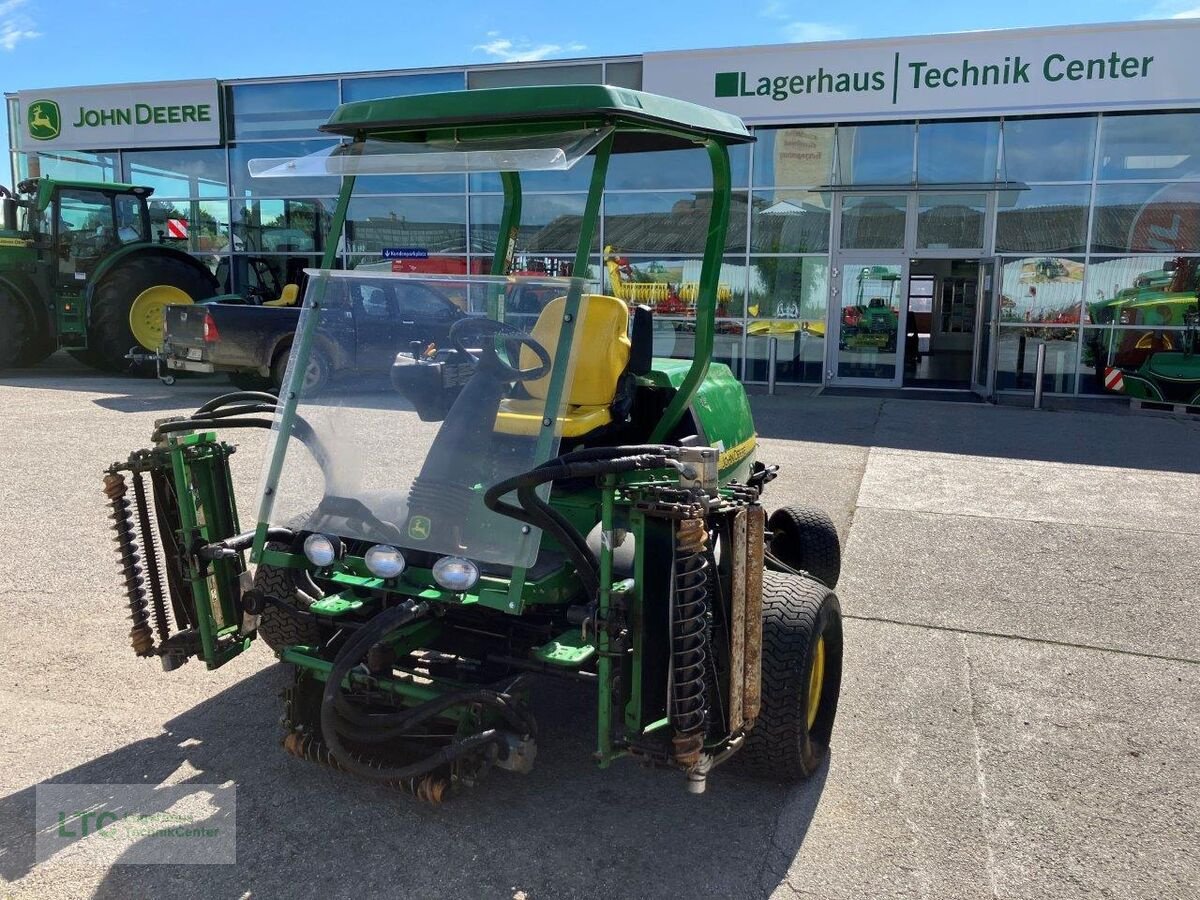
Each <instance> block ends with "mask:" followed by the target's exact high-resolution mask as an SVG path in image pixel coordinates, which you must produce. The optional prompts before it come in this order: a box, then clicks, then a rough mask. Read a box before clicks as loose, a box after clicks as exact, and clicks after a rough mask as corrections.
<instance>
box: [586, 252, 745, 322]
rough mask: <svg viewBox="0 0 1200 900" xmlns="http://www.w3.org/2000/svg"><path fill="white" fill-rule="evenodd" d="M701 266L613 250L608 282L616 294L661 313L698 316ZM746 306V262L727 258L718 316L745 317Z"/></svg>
mask: <svg viewBox="0 0 1200 900" xmlns="http://www.w3.org/2000/svg"><path fill="white" fill-rule="evenodd" d="M700 267H701V260H699V259H679V258H674V259H673V258H670V257H655V258H649V259H647V258H639V257H627V256H624V255H622V254H620V253H612V254H610V255H609V256H608V257H607V258H606V260H605V273H604V274H605V283H606V285H607V289H608V291H609V292H610V293H611V294H612V295H613V296H615V297H620V298H621V299H622V300H625V301H627V302H629V303H637V304H642V303H644V304H646V305H647V306H649V307H650V308H652V309H653V310H654V311H655V313H656V314H657V315H659V316H679V317H682V318H695V316H696V294H697V291H698V289H699V286H700ZM745 308H746V266H745V263H744V262H743V261H742V260H741V259H740V258H739V257H726V258H725V259H724V260H723V261H722V263H721V274H720V275H719V276H718V281H717V315H718V316H741V315H744V312H745Z"/></svg>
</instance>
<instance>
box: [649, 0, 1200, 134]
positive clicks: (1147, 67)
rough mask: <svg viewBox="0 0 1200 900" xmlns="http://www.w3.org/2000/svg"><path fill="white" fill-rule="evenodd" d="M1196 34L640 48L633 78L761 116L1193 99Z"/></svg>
mask: <svg viewBox="0 0 1200 900" xmlns="http://www.w3.org/2000/svg"><path fill="white" fill-rule="evenodd" d="M1198 39H1200V25H1198V23H1195V22H1191V21H1182V20H1181V21H1176V22H1171V23H1170V24H1169V25H1164V24H1163V23H1157V22H1147V23H1134V24H1132V25H1119V26H1086V27H1080V28H1072V29H1054V30H1053V31H1049V30H1046V29H1038V30H1021V31H994V32H981V33H976V34H956V35H944V36H941V37H930V38H905V39H898V40H890V41H887V40H881V41H855V42H854V43H853V44H840V43H839V44H792V45H786V46H773V47H762V48H753V50H750V49H748V48H742V49H739V50H701V51H694V52H693V51H686V52H681V53H649V54H646V56H645V57H644V61H643V77H642V81H643V86H644V87H645V89H646V90H648V91H653V92H655V93H660V94H668V95H670V96H674V97H679V98H681V99H685V100H692V101H694V102H696V103H702V104H705V105H709V106H717V107H720V108H721V109H725V110H728V111H729V112H732V113H736V114H738V115H740V116H743V117H744V118H746V119H749V120H751V121H759V122H762V121H769V120H771V119H778V120H779V121H787V122H802V121H806V120H814V121H824V122H832V121H837V120H846V119H872V118H875V119H885V118H887V119H896V118H905V117H910V116H921V115H936V116H938V117H943V116H946V115H951V116H953V115H962V116H972V115H980V114H987V113H992V114H995V113H1000V112H1003V113H1014V112H1025V111H1028V112H1040V111H1046V112H1051V111H1053V112H1063V111H1069V110H1072V109H1077V110H1084V109H1086V110H1097V109H1138V108H1150V107H1158V108H1161V107H1163V106H1164V105H1178V106H1200V82H1197V80H1196V79H1195V78H1194V76H1193V75H1192V69H1193V68H1194V66H1193V64H1192V56H1193V55H1194V52H1195V51H1194V48H1195V46H1196V44H1197V40H1198Z"/></svg>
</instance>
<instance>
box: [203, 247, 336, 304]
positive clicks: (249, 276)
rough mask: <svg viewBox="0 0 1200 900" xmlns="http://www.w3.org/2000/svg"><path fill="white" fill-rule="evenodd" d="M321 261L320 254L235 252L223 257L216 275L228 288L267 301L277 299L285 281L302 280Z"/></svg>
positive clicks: (223, 287)
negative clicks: (279, 254) (289, 254)
mask: <svg viewBox="0 0 1200 900" xmlns="http://www.w3.org/2000/svg"><path fill="white" fill-rule="evenodd" d="M320 264H321V257H320V256H277V255H272V254H245V253H235V254H234V255H233V256H231V257H229V256H226V257H221V262H220V265H219V266H218V267H217V272H216V275H217V281H218V282H219V283H220V284H221V285H222V289H223V290H224V291H227V292H232V293H238V294H243V295H246V296H251V297H254V298H255V299H257V300H258V301H259V302H264V301H267V300H277V299H278V298H279V295H280V293H281V292H282V291H283V287H284V285H287V284H301V283H302V282H303V279H304V270H305V269H315V268H317V267H318V266H320Z"/></svg>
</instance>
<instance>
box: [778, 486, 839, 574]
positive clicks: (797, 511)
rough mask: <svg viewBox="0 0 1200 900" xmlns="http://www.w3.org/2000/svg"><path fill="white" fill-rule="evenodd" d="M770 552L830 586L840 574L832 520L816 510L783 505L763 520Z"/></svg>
mask: <svg viewBox="0 0 1200 900" xmlns="http://www.w3.org/2000/svg"><path fill="white" fill-rule="evenodd" d="M767 530H768V531H770V532H771V547H770V549H771V553H772V555H774V556H775V557H776V558H777V559H778V560H779V561H780V562H781V563H783V564H784V565H785V566H787V567H788V568H791V569H797V570H800V571H802V572H808V573H809V574H810V575H812V576H813V577H814V578H817V579H818V580H819V581H822V582H824V583H825V585H826V586H828V587H830V588H835V587H837V584H838V579H839V578H840V577H841V574H842V545H841V541H840V540H839V539H838V533H837V529H836V528H835V527H834V525H833V520H832V519H830V518H829V516H827V515H826V514H825V513H824V512H822V511H821V510H819V509H813V508H811V507H808V506H784V507H781V508H779V509H777V510H775V512H773V513H772V514H771V518H770V519H769V520H768V522H767Z"/></svg>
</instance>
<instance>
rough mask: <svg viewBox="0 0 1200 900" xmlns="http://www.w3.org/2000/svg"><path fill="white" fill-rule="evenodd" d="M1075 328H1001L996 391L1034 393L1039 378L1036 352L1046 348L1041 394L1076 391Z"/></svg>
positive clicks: (1076, 345) (1077, 335)
mask: <svg viewBox="0 0 1200 900" xmlns="http://www.w3.org/2000/svg"><path fill="white" fill-rule="evenodd" d="M1078 341H1079V331H1078V329H1075V328H1001V329H1000V338H999V341H998V342H997V345H996V390H999V391H1012V390H1017V391H1032V390H1033V385H1034V377H1035V375H1036V374H1037V351H1038V346H1039V345H1040V344H1045V345H1046V369H1045V374H1044V376H1043V378H1042V390H1044V391H1047V392H1050V393H1055V394H1071V393H1074V391H1075V354H1076V353H1077V348H1078Z"/></svg>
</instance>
